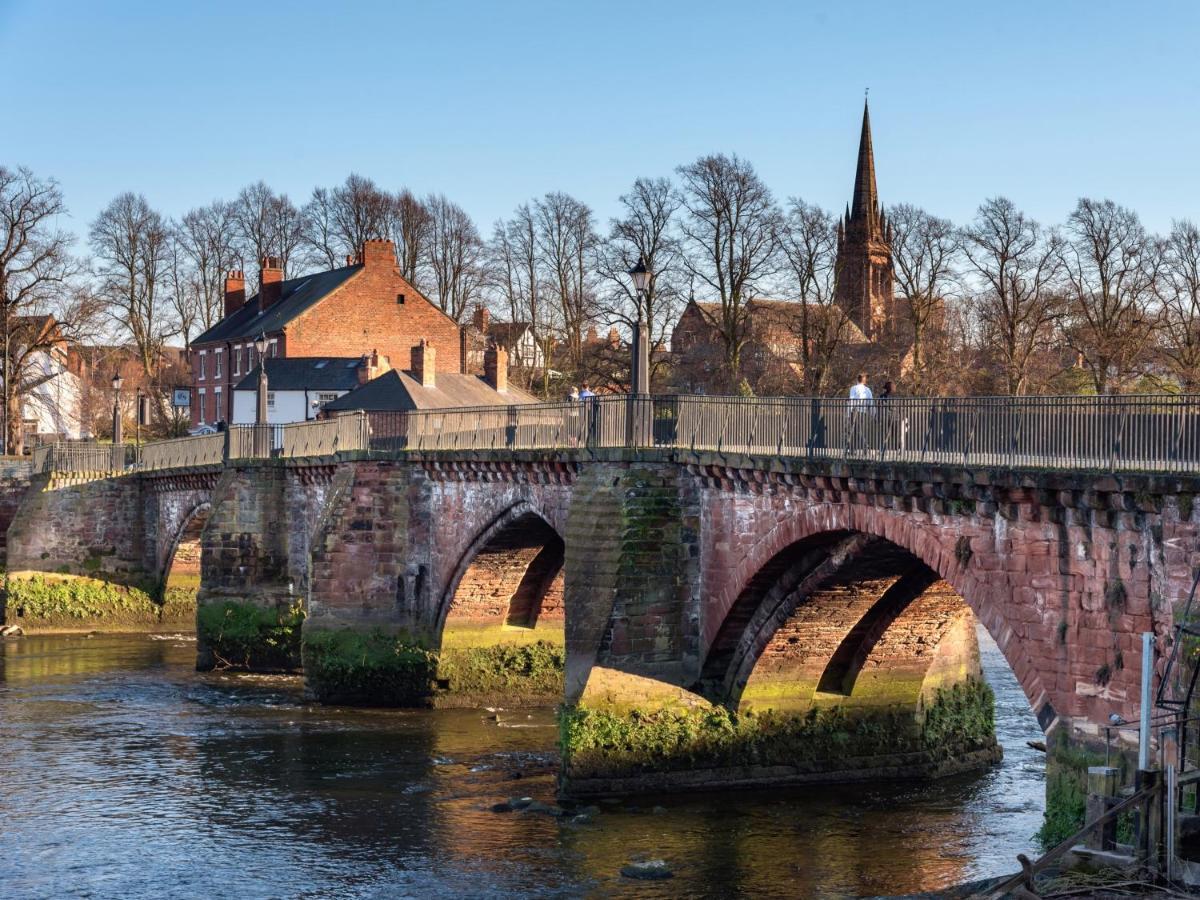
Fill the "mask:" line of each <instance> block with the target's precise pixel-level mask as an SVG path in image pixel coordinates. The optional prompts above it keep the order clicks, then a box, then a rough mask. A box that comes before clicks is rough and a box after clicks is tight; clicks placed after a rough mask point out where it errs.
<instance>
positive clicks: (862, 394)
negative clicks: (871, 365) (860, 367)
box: [846, 372, 875, 451]
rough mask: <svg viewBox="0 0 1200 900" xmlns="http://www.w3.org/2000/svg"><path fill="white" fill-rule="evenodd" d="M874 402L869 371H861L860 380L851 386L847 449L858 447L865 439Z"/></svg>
mask: <svg viewBox="0 0 1200 900" xmlns="http://www.w3.org/2000/svg"><path fill="white" fill-rule="evenodd" d="M874 404H875V395H874V394H872V393H871V388H870V387H869V386H868V385H867V373H866V372H859V373H858V381H856V382H855V383H854V384H853V385H852V386H851V388H850V421H849V422H848V423H847V424H848V425H849V426H850V427H849V428H848V429H847V433H846V450H847V451H851V450H854V449H856V447H857V446H858V444H859V443H861V442H863V441H864V440H865V437H866V436H865V434H864V432H865V431H866V427H867V414H868V413H869V412H870V411H871V407H872V406H873V405H874Z"/></svg>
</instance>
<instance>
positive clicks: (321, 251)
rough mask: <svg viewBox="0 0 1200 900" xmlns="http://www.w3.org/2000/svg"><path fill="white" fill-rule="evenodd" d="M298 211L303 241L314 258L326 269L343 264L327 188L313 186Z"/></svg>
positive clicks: (343, 257)
mask: <svg viewBox="0 0 1200 900" xmlns="http://www.w3.org/2000/svg"><path fill="white" fill-rule="evenodd" d="M300 213H301V215H303V216H304V241H305V243H306V244H308V246H309V247H310V248H311V249H312V253H313V256H314V257H315V258H316V260H317V261H318V262H319V263H320V264H322V265H324V266H325V268H327V269H336V268H339V267H340V266H342V265H344V264H345V262H346V254H345V253H344V252H342V251H343V249H344V248H343V247H342V246H341V244H340V242H339V241H338V238H337V223H336V222H335V221H334V213H333V196H332V192H331V191H330V190H329V188H323V187H319V188H313V192H312V196H311V197H310V198H309V200H308V202H307V203H305V204H304V208H303V209H301V210H300Z"/></svg>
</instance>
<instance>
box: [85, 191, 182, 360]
mask: <svg viewBox="0 0 1200 900" xmlns="http://www.w3.org/2000/svg"><path fill="white" fill-rule="evenodd" d="M90 237H91V244H92V251H93V252H94V253H95V255H96V258H97V260H98V261H99V263H100V266H99V272H98V274H99V276H100V294H101V296H102V297H103V298H104V300H105V301H106V303H107V305H108V311H109V316H110V317H111V318H112V320H113V321H114V322H115V323H116V324H117V325H118V326H119V328H120V329H121V330H123V331H125V332H126V333H127V334H128V335H129V338H130V341H131V343H132V345H133V348H134V350H135V351H136V353H137V358H138V361H139V363H140V364H141V367H142V371H143V372H145V374H146V376H147V378H149V379H150V380H153V379H154V377H155V375H156V374H157V371H158V365H159V362H160V361H161V359H162V355H163V353H162V351H163V347H164V346H166V342H167V340H168V339H169V338H171V337H173V336H174V335H176V334H178V333H179V325H178V322H177V321H175V320H174V318H173V316H172V311H171V300H170V283H169V279H170V275H169V268H170V262H171V234H170V229H169V227H168V225H167V223H166V221H165V220H164V219H163V217H162V216H161V215H160V214H159V213H158V212H157V211H156V210H154V209H151V207H150V204H149V203H147V202H146V198H145V197H143V196H142V195H141V194H131V193H125V194H121V195H120V196H118V197H117V198H116V199H114V200H113V201H112V202H111V203H109V204H108V206H106V207H105V208H104V209H103V210H102V211H101V213H100V215H99V216H97V217H96V220H95V221H94V222H93V223H92V227H91V231H90Z"/></svg>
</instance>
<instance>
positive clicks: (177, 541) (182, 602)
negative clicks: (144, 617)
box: [159, 501, 212, 618]
mask: <svg viewBox="0 0 1200 900" xmlns="http://www.w3.org/2000/svg"><path fill="white" fill-rule="evenodd" d="M211 515H212V504H211V503H209V502H207V501H205V502H202V503H199V504H197V505H196V506H195V507H193V508H192V510H191V511H190V512H188V513H187V515H186V516H185V517H184V519H183V521H182V523H181V524H180V525H179V528H178V529H177V530H176V532H175V535H174V538H173V539H172V541H171V543H170V545H169V547H168V550H167V553H166V556H165V558H164V559H163V562H162V570H161V572H162V574H161V576H160V579H159V596H160V598H161V602H162V605H163V615H164V618H166V617H180V616H183V615H186V614H188V613H194V611H195V606H196V597H197V595H198V594H199V592H200V551H201V537H202V535H203V534H204V528H205V526H206V525H207V524H208V520H209V517H210V516H211Z"/></svg>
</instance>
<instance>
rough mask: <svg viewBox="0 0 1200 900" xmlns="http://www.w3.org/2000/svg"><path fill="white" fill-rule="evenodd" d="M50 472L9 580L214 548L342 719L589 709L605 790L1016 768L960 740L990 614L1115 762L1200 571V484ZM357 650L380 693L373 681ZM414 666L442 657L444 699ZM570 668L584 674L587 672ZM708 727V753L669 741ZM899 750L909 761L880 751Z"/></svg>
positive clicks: (801, 470)
mask: <svg viewBox="0 0 1200 900" xmlns="http://www.w3.org/2000/svg"><path fill="white" fill-rule="evenodd" d="M775 449H779V448H775ZM881 455H882V454H881ZM38 478H39V479H40V481H36V482H35V485H34V489H33V490H31V491H30V492H29V494H27V495H26V497H25V499H24V501H23V504H22V507H21V509H20V510H19V512H18V515H17V518H16V520H15V521H14V524H13V526H12V528H11V529H10V531H9V535H8V546H9V550H8V553H9V571H10V572H37V571H41V572H63V571H65V572H81V573H82V572H90V573H92V574H96V573H104V574H111V575H112V576H113V577H131V576H134V575H136V576H137V577H139V578H141V579H143V581H144V582H146V583H149V584H162V583H163V582H164V581H165V578H166V573H167V572H168V571H169V569H170V567H171V562H172V558H173V557H174V556H175V555H176V553H177V551H178V548H179V547H180V546H181V545H182V544H184V543H186V542H187V541H188V540H189V539H193V538H195V537H196V536H197V535H198V534H199V537H200V543H201V548H202V549H201V585H200V595H199V604H200V606H201V608H202V609H204V608H210V607H220V606H221V605H223V604H234V605H237V604H241V605H248V606H253V607H256V608H258V609H260V610H266V611H268V612H271V611H280V610H285V609H288V608H291V607H293V606H294V605H296V604H301V605H302V606H303V608H304V611H305V613H306V616H305V618H304V622H303V635H304V647H305V666H306V674H307V675H308V677H309V680H310V686H311V687H312V688H313V689H314V691H315V692H316V693H317V695H318V696H323V697H325V698H327V699H334V700H336V699H352V700H359V701H366V702H388V701H390V702H414V701H417V700H420V699H422V698H421V697H420V696H418V695H419V694H421V690H420V689H417V687H414V686H424V685H428V684H430V683H431V682H432V684H433V685H435V687H434V688H433V689H432V690H433V694H434V695H435V696H442V697H443V698H449V697H452V696H453V695H454V694H455V693H456V691H459V689H461V693H462V695H463V696H464V697H466V698H468V700H471V701H477V700H478V699H479V698H480V697H481V696H483V695H488V696H492V695H494V694H496V693H499V694H500V695H501V696H503V695H504V693H505V692H506V691H511V692H513V693H515V694H517V695H520V694H522V692H524V695H525V699H533V700H538V701H545V700H548V699H557V698H558V696H559V692H560V691H561V692H565V700H566V702H567V712H566V713H565V714H564V715H565V716H566V717H567V720H568V721H567V725H566V726H565V732H564V733H565V734H566V735H567V738H566V741H567V744H568V747H567V748H566V749H567V759H566V764H567V769H568V773H569V774H573V777H574V778H575V783H576V784H577V785H579V786H582V788H583V789H588V790H598V791H603V790H622V789H627V788H630V787H636V786H639V785H644V784H645V783H646V778H647V777H649V778H650V781H651V782H654V783H661V784H663V785H677V784H687V783H691V781H697V782H698V781H700V780H703V779H707V782H706V783H710V782H711V781H712V780H713V779H714V778H715V779H716V780H718V781H721V782H722V783H758V782H779V781H793V780H807V779H810V778H827V777H846V776H847V775H849V774H856V775H858V776H862V775H870V774H880V775H886V774H908V773H913V772H919V773H922V774H936V773H938V772H944V771H953V770H955V768H956V767H961V765H967V764H976V763H978V762H980V761H981V760H983V759H990V758H992V757H993V756H994V753H995V748H994V744H993V743H992V742H991V740H990V734H988V735H985V734H982V732H981V733H975V732H971V731H970V729H969V728H968V729H966V730H964V729H963V728H962V727H960V726H961V722H959V721H958V720H957V719H955V716H956V715H960V714H962V715H966V714H968V713H970V712H971V710H972V709H973V707H972V704H973V703H975V701H976V699H977V698H976V697H975V695H974V694H973V693H972V691H977V690H978V688H977V682H978V674H979V662H978V650H977V647H976V644H975V632H974V621H975V620H976V619H977V620H978V622H980V623H981V624H982V625H983V626H984V627H985V628H986V629H987V631H988V632H989V633H990V634H991V636H992V637H993V638H994V639H995V641H996V643H997V644H998V646H999V647H1000V649H1001V651H1002V652H1003V654H1004V656H1005V658H1006V659H1007V661H1008V663H1009V665H1010V666H1011V667H1012V670H1013V672H1014V674H1015V676H1016V678H1017V680H1018V681H1019V682H1020V684H1021V687H1022V688H1023V690H1024V693H1025V695H1026V697H1027V698H1028V700H1029V703H1030V706H1031V708H1032V710H1033V712H1034V713H1035V715H1036V716H1037V719H1038V722H1039V723H1040V725H1041V726H1042V728H1043V730H1045V731H1046V732H1047V733H1048V734H1052V735H1056V736H1061V738H1062V740H1063V741H1069V742H1084V743H1094V742H1096V741H1099V742H1100V743H1101V744H1103V741H1104V728H1105V726H1106V724H1107V723H1108V721H1109V718H1110V716H1111V715H1113V714H1116V715H1119V716H1122V717H1123V718H1124V719H1125V720H1128V721H1135V720H1136V716H1137V713H1138V706H1139V702H1138V671H1139V667H1140V656H1141V650H1140V637H1139V636H1140V634H1141V633H1142V632H1145V631H1150V632H1153V633H1154V635H1155V636H1156V640H1157V651H1158V653H1157V656H1158V658H1159V659H1160V660H1162V659H1165V657H1166V651H1167V650H1168V648H1169V645H1170V641H1171V640H1172V636H1173V625H1174V616H1175V615H1176V609H1177V607H1178V606H1179V605H1180V604H1181V602H1182V601H1183V599H1184V598H1186V596H1187V593H1188V590H1189V589H1190V587H1191V585H1192V580H1193V576H1194V574H1195V572H1196V571H1197V569H1198V567H1200V554H1198V552H1197V527H1198V526H1197V522H1196V515H1195V512H1194V509H1193V502H1192V498H1193V497H1194V495H1195V494H1196V493H1197V492H1198V491H1200V478H1197V477H1195V476H1193V475H1189V474H1184V473H1181V474H1170V475H1163V474H1145V473H1142V474H1139V473H1136V472H1127V473H1122V474H1098V473H1096V472H1095V471H1070V470H1059V471H1055V470H1046V469H1040V470H1038V469H1033V468H1027V469H1010V468H1004V467H1001V466H986V465H970V464H964V463H959V462H950V461H944V462H941V463H940V464H920V463H917V462H914V461H912V460H887V459H882V460H881V459H870V458H860V459H853V458H836V457H834V458H814V457H812V456H808V457H804V456H788V455H780V454H778V453H769V452H767V453H732V452H728V451H725V450H722V451H719V452H718V451H715V450H701V449H691V448H687V447H683V446H679V445H676V446H670V447H661V446H660V447H607V448H606V447H598V446H580V447H570V448H566V449H562V448H560V449H542V450H537V449H530V450H521V449H516V448H505V449H486V450H448V449H432V448H424V449H423V448H420V447H417V448H413V447H412V445H411V443H410V445H409V447H408V448H406V449H403V450H399V451H395V452H386V453H379V452H373V451H371V450H370V449H369V448H364V449H362V450H352V451H349V452H339V453H337V454H334V455H328V456H323V457H304V458H291V459H286V458H270V459H242V460H226V461H224V462H222V463H219V464H213V465H195V466H190V467H186V468H180V469H173V470H169V471H158V472H153V471H152V472H130V473H123V474H119V475H115V476H109V477H90V476H85V475H79V474H76V475H71V474H69V473H57V474H50V475H40V476H38ZM972 614H973V616H974V617H972ZM10 617H11V611H10ZM210 638H211V636H206V635H204V634H202V635H201V640H202V642H203V641H206V640H209V639H210ZM354 641H358V643H357V644H355V643H354ZM381 642H382V643H381ZM350 646H353V647H355V648H357V651H362V652H361V653H360V654H359V655H360V657H361V659H362V660H364V665H366V664H367V663H366V662H365V661H366V660H374V662H371V663H370V665H378V666H380V667H382V669H381V671H372V672H369V673H366V677H364V678H363V679H362V680H361V683H358V684H356V683H355V682H354V677H353V674H352V673H351V674H350V675H347V672H346V670H345V665H344V662H345V660H344V659H339V658H338V657H337V653H338V652H339V648H342V649H343V650H344V649H345V648H346V647H350ZM380 646H386V647H388V648H390V649H389V651H388V653H385V654H384V656H385V657H386V659H384V661H383V662H379V657H378V654H377V653H375V651H377V650H378V648H379V647H380ZM364 647H366V648H367V649H366V650H364V649H363V648H364ZM372 648H374V649H373V650H372ZM398 648H399V649H398ZM414 648H415V649H419V650H422V651H425V650H428V651H433V653H434V654H437V655H438V656H439V657H440V659H439V661H435V662H434V663H432V665H434V666H435V667H439V668H438V671H436V672H434V673H432V674H433V677H432V678H431V680H423V678H422V676H421V673H420V672H419V671H417V669H418V668H419V666H418V664H417V663H416V662H412V659H415V658H416V657H415V656H413V655H412V654H410V656H405V655H404V652H402V651H405V650H406V649H407V650H412V649H414ZM539 648H540V649H539ZM546 648H549V649H546ZM497 649H499V650H502V651H503V653H504V654H507V655H506V656H504V657H503V658H504V659H506V660H509V661H511V660H513V659H516V660H518V664H517V668H516V669H514V670H513V671H511V672H503V673H501V674H502V675H503V677H502V678H501V679H500V680H499V682H497V681H495V680H494V679H493V681H490V682H489V681H488V680H487V679H486V678H482V677H481V675H480V671H479V670H478V665H477V664H478V663H479V661H480V660H481V659H482V660H483V663H484V668H487V667H489V666H490V667H492V669H491V670H490V671H491V674H492V675H495V674H496V672H495V671H494V669H495V665H496V663H497V660H498V659H500V657H497V656H496V655H495V652H494V651H496V650H497ZM539 653H542V654H543V656H539ZM545 653H549V654H550V656H551V657H553V656H554V654H558V655H557V659H558V660H560V661H561V660H562V659H563V658H564V657H565V672H564V673H563V674H562V675H561V676H556V677H558V678H561V681H557V680H555V677H549V676H548V675H547V672H548V669H547V667H546V665H544V663H545V658H544V654H545ZM456 654H457V656H456ZM489 654H491V655H489ZM410 657H411V659H410ZM397 659H401V660H409V662H406V663H405V665H406V666H408V668H404V666H401V665H400V664H399V663H397V662H396V660H397ZM447 661H450V662H449V663H448V662H447ZM410 663H411V664H410ZM473 665H475V666H476V668H475V669H472V668H471V666H473ZM389 667H390V668H389ZM397 667H399V668H397ZM522 667H523V668H522ZM1162 668H1163V664H1162V663H1161V662H1160V663H1159V664H1158V672H1159V674H1160V675H1161V672H1162ZM523 679H528V681H527V683H525V682H523ZM523 685H524V686H523ZM372 691H376V692H377V693H375V694H372ZM518 699H519V697H518ZM988 715H989V716H990V712H989V713H988ZM960 718H961V716H960ZM695 721H699V722H703V723H705V724H703V726H702V727H700V731H699V734H700V739H701V740H702V741H707V743H704V746H703V747H701V748H700V749H699V750H697V749H696V748H695V747H686V746H682V745H680V743H679V739H678V738H677V736H676V737H671V738H670V740H669V741H667V744H666V745H664V744H663V743H662V741H663V740H665V738H664V737H663V736H664V735H667V734H668V733H669V734H671V735H675V734H676V732H678V731H679V729H680V728H683V725H684V724H686V723H688V722H693V723H694V722H695ZM630 722H634V723H636V725H635V726H630V725H629V723H630ZM622 723H624V724H622ZM670 723H674V725H675V726H679V728H676V729H675V730H674V731H671V730H670V728H668V725H669V724H670ZM681 723H682V724H681ZM747 723H749V724H747ZM797 723H799V724H797ZM864 723H865V724H864ZM913 723H916V724H915V725H914V724H913ZM600 726H603V727H604V729H607V731H605V733H606V734H608V735H609V737H608V738H606V739H605V740H603V741H602V740H599V739H598V738H597V737H596V734H597V733H599V732H598V729H600ZM710 726H711V727H712V728H714V729H716V730H715V731H714V734H717V735H718V736H717V737H712V738H711V739H709V738H706V737H705V736H704V730H703V729H704V728H708V727H710ZM868 726H869V727H868ZM689 727H690V726H689ZM622 728H625V729H626V731H622V730H621V729H622ZM647 728H650V729H651V730H653V729H659V730H658V731H656V732H654V735H653V737H654V739H655V740H656V741H658V743H657V744H656V745H655V746H656V747H657V748H658V750H657V751H656V755H655V756H654V758H652V759H651V758H644V757H643V756H639V752H640V751H639V750H638V747H637V744H638V740H640V739H641V738H643V737H645V734H641V736H640V737H639V734H638V733H635V732H637V731H638V729H642V731H643V732H644V731H645V730H646V729H647ZM771 729H775V732H778V733H775V732H771ZM914 729H915V730H914ZM939 729H940V730H939ZM684 730H686V729H684ZM694 731H695V729H692V732H694ZM692 732H689V733H692ZM767 732H771V733H767ZM614 734H616V735H617V737H613V736H612V735H614ZM622 735H625V737H622ZM798 735H799V737H798ZM895 735H899V736H900V737H898V738H897V741H898V744H897V747H899V750H897V751H896V752H888V753H882V754H881V753H879V752H874V751H872V750H871V748H869V747H867V746H866V744H865V743H863V742H870V741H874V744H873V745H872V746H875V747H877V746H878V745H879V744H880V742H884V743H886V742H887V741H888V740H891V738H892V736H895ZM1131 736H1132V737H1133V738H1134V739H1135V738H1136V735H1134V734H1133V733H1132V732H1130V733H1129V734H1126V735H1124V738H1125V739H1126V740H1128V739H1130V737H1131ZM626 739H627V741H626V744H622V740H626ZM572 740H575V741H576V743H575V745H574V750H573V751H572V748H571V746H570V745H571V742H572ZM672 741H673V742H674V743H672ZM797 741H800V742H801V743H803V742H807V743H806V744H804V747H803V748H801V749H797V747H798V746H799V745H798V744H797ZM955 741H958V743H957V744H955ZM950 745H954V748H953V749H954V752H948V751H947V750H946V748H947V747H948V746H950ZM664 747H665V749H664ZM812 747H818V748H819V749H817V750H812V749H811V748H812ZM622 754H624V756H625V757H626V758H625V760H624V762H622V760H621V759H619V758H618V757H620V756H621V755H622ZM784 756H786V757H787V759H786V760H785V759H783V757H784ZM851 770H853V771H851Z"/></svg>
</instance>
